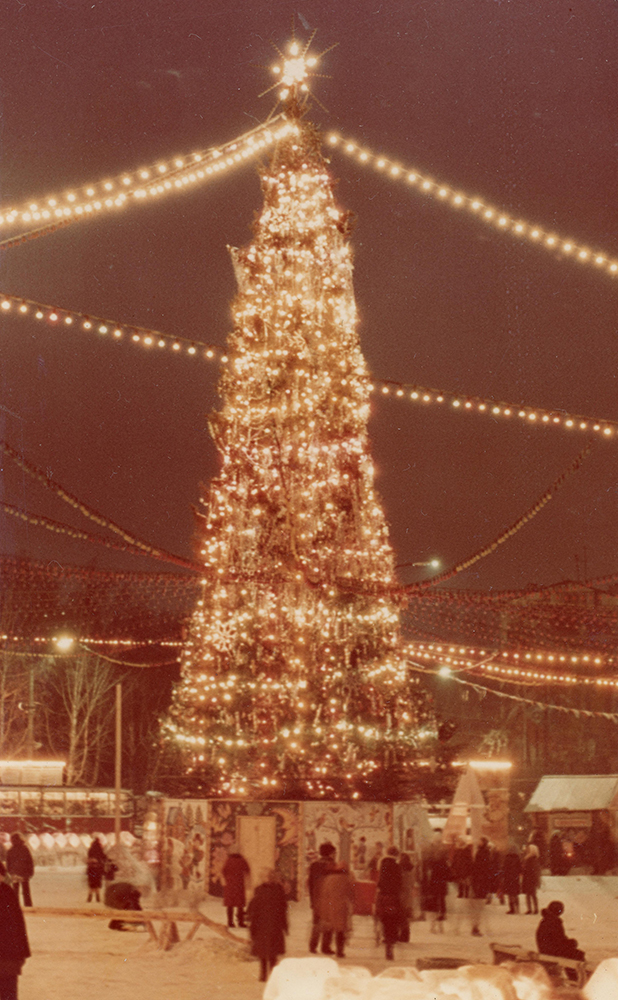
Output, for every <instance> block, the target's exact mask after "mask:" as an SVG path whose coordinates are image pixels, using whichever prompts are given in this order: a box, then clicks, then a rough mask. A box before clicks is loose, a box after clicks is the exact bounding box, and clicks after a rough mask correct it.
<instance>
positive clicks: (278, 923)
mask: <svg viewBox="0 0 618 1000" xmlns="http://www.w3.org/2000/svg"><path fill="white" fill-rule="evenodd" d="M247 916H248V918H249V926H250V928H251V931H250V933H251V951H252V953H253V954H254V955H256V956H257V958H259V960H260V963H261V965H260V982H261V983H265V982H266V980H267V979H268V976H269V974H270V971H271V970H272V968H273V966H274V965H276V964H277V959H278V958H279V955H284V954H285V935H286V934H287V932H288V902H287V899H286V898H285V892H284V891H283V886H282V885H281V884H280V882H278V881H277V878H276V875H275V873H274V872H273V871H269V872H266V878H265V880H264V882H262V883H261V885H258V887H257V889H256V890H255V892H254V893H253V899H252V900H251V902H250V903H249V907H248V909H247Z"/></svg>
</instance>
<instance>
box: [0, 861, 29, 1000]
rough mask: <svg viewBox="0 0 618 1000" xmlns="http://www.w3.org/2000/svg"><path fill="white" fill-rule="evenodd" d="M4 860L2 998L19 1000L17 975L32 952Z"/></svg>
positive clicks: (0, 871)
mask: <svg viewBox="0 0 618 1000" xmlns="http://www.w3.org/2000/svg"><path fill="white" fill-rule="evenodd" d="M6 874H7V871H6V867H5V866H4V865H3V864H2V862H1V861H0V1000H17V977H18V976H19V974H20V973H21V970H22V966H23V964H24V962H25V961H26V959H27V958H29V956H30V948H29V946H28V936H27V934H26V925H25V923H24V915H23V913H22V912H21V907H20V905H19V901H18V900H17V899H16V897H15V893H14V892H13V890H12V889H11V888H10V887H9V886H8V885H7V883H6V882H5V878H6Z"/></svg>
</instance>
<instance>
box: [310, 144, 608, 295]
mask: <svg viewBox="0 0 618 1000" xmlns="http://www.w3.org/2000/svg"><path fill="white" fill-rule="evenodd" d="M328 142H329V145H330V146H331V148H333V149H337V150H340V151H341V152H344V153H347V155H348V156H351V157H353V158H354V160H355V161H356V162H357V163H361V164H362V165H363V166H370V167H373V168H374V169H375V170H376V171H377V172H378V173H381V174H383V175H384V176H386V177H388V178H389V180H393V181H398V182H401V183H404V184H406V185H408V187H411V188H412V189H414V190H415V191H418V192H419V193H420V194H423V195H428V196H429V197H431V198H434V199H435V200H436V201H441V202H444V203H445V204H447V205H449V207H450V208H452V209H454V210H458V211H462V210H463V211H467V212H469V213H470V214H471V215H474V216H475V217H476V218H477V219H479V220H480V221H481V222H484V223H486V224H487V225H489V226H491V227H492V228H493V229H497V230H499V231H500V232H504V233H509V234H510V235H512V236H514V237H515V238H519V239H525V240H527V241H528V242H530V243H535V244H537V246H542V247H543V248H544V249H545V250H549V251H550V252H553V253H559V254H560V255H561V257H564V258H570V259H571V260H576V261H577V262H578V263H579V264H589V265H592V266H593V267H595V268H597V270H600V271H603V272H604V273H606V274H609V275H611V276H612V277H616V276H618V258H616V257H614V256H612V255H610V254H608V253H605V252H604V251H600V250H592V249H591V248H590V247H589V246H584V245H583V244H581V243H578V242H576V241H575V240H572V239H568V238H565V237H563V236H560V235H558V233H554V232H551V231H549V230H547V229H544V228H543V227H542V226H537V225H535V224H534V223H531V222H527V221H526V220H524V219H519V218H516V217H515V216H512V215H510V214H509V213H508V212H505V211H503V210H502V209H499V208H496V207H495V206H494V205H490V204H489V203H488V202H486V201H484V199H482V198H477V197H474V196H473V195H469V194H466V193H465V192H463V191H459V190H458V189H457V188H454V187H453V186H452V185H450V184H443V183H441V182H440V181H436V180H435V179H434V178H432V177H429V176H428V175H426V174H424V173H422V172H421V171H420V170H417V169H416V168H414V167H405V166H402V165H401V164H399V163H396V162H395V161H394V160H391V159H390V158H389V157H387V156H382V155H379V154H377V153H374V152H372V151H371V150H369V149H367V148H366V147H364V146H363V145H362V144H361V143H358V142H356V141H355V140H354V139H346V138H344V137H343V136H340V135H338V134H336V133H332V134H331V135H330V136H329V138H328Z"/></svg>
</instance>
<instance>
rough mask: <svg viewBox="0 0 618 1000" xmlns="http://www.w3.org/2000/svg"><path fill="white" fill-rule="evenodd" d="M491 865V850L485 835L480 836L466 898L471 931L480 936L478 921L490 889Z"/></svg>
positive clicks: (491, 881)
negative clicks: (469, 889)
mask: <svg viewBox="0 0 618 1000" xmlns="http://www.w3.org/2000/svg"><path fill="white" fill-rule="evenodd" d="M492 884H493V867H492V857H491V850H490V848H489V842H488V840H487V838H486V837H481V839H480V841H479V844H478V847H477V849H476V851H475V854H474V860H473V862H472V876H471V889H472V891H471V893H470V896H469V899H468V906H469V909H470V920H471V923H472V933H473V935H474V936H475V937H480V936H481V928H480V923H481V919H482V913H483V907H484V905H485V902H486V900H487V897H488V895H489V893H490V892H491V891H492Z"/></svg>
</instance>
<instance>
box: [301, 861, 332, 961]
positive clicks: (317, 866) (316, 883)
mask: <svg viewBox="0 0 618 1000" xmlns="http://www.w3.org/2000/svg"><path fill="white" fill-rule="evenodd" d="M319 853H320V857H319V858H318V860H317V861H313V862H312V863H311V865H310V866H309V876H308V879H307V885H308V888H309V902H310V903H311V912H312V914H313V922H312V925H311V937H310V938H309V951H310V952H311V954H312V955H315V954H316V952H317V950H318V945H319V943H320V937H321V936H322V937H323V934H324V932H323V931H322V930H321V928H320V917H319V912H318V897H319V889H320V884H321V882H322V879H323V878H324V876H325V875H326V873H327V872H328V871H329V870H330V869H331V868H332V863H333V862H334V860H335V853H336V852H335V845H334V844H330V843H328V842H327V843H325V844H320V852H319ZM326 947H327V942H325V941H324V940H322V951H324V948H326Z"/></svg>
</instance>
